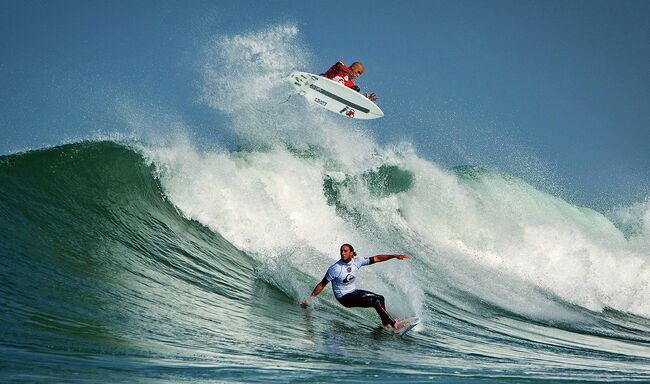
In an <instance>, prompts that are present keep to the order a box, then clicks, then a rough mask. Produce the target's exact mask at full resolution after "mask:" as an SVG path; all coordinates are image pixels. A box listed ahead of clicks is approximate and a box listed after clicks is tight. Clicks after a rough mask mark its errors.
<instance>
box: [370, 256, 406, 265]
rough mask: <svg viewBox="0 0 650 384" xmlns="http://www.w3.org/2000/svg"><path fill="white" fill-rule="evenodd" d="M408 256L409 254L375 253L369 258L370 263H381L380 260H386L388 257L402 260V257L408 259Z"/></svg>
mask: <svg viewBox="0 0 650 384" xmlns="http://www.w3.org/2000/svg"><path fill="white" fill-rule="evenodd" d="M410 257H411V256H409V255H376V256H373V257H371V258H370V264H374V263H381V262H382V261H386V260H390V259H397V260H403V259H408V258H410Z"/></svg>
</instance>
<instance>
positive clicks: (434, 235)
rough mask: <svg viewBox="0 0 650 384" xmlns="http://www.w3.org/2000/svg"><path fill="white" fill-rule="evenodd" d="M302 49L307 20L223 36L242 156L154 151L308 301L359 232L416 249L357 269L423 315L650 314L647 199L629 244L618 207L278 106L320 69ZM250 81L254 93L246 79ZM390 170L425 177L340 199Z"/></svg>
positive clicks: (213, 102)
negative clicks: (596, 207) (333, 195)
mask: <svg viewBox="0 0 650 384" xmlns="http://www.w3.org/2000/svg"><path fill="white" fill-rule="evenodd" d="M300 57H309V54H308V53H307V50H306V49H305V48H303V47H302V44H300V42H299V32H298V29H297V28H296V27H294V26H278V27H273V28H270V29H268V30H265V31H261V32H258V33H252V34H246V35H238V36H231V37H222V38H218V39H215V40H214V41H213V43H212V44H211V45H209V46H208V47H206V49H205V57H204V59H205V61H204V64H203V66H202V68H203V73H204V91H203V95H202V99H203V101H204V102H206V103H208V104H209V105H210V106H212V107H214V108H216V109H218V110H220V111H222V112H224V113H227V114H228V115H229V116H230V118H231V125H230V127H229V128H230V129H232V130H233V131H234V133H235V134H236V135H237V137H238V140H240V144H241V145H242V146H243V147H244V148H245V150H243V151H239V152H229V151H226V150H223V151H215V152H199V151H197V150H195V149H194V148H192V147H191V146H189V145H187V144H184V145H178V146H174V145H170V146H164V147H156V148H148V149H147V150H146V153H147V155H148V156H149V157H150V158H151V159H152V161H154V162H155V164H156V165H157V166H158V167H159V169H160V170H161V180H162V184H163V187H164V188H165V191H166V193H167V195H168V196H169V198H170V199H171V201H172V202H173V203H174V204H175V205H176V206H177V207H178V208H179V209H180V210H181V211H182V213H183V214H184V215H186V216H187V217H189V218H192V219H195V220H197V221H199V222H201V223H202V224H204V225H206V226H208V227H209V228H211V229H213V230H214V231H216V232H218V233H220V234H221V235H222V236H224V237H225V238H226V239H227V240H228V241H230V242H232V243H233V244H234V245H235V246H237V247H238V248H239V249H241V250H244V251H245V252H247V253H249V254H251V255H253V257H255V258H256V259H257V260H259V262H260V263H261V264H262V265H264V266H265V268H263V269H262V272H261V273H264V274H265V278H267V279H269V280H271V281H272V282H274V284H276V285H278V286H279V287H280V288H281V289H283V290H284V291H285V292H287V294H289V295H291V296H292V297H295V299H296V300H297V299H299V298H300V297H304V296H306V295H307V294H308V293H309V292H310V290H311V288H312V287H313V285H315V284H316V282H318V281H319V280H320V278H321V277H322V275H323V274H324V272H325V269H326V267H327V266H328V265H329V264H330V263H332V262H333V261H335V260H336V259H337V258H338V255H337V251H338V247H339V245H340V244H342V243H344V242H348V243H352V244H353V245H354V246H355V248H356V249H357V251H358V253H359V254H360V255H361V256H371V255H373V254H378V253H398V252H400V253H401V252H407V253H409V254H411V255H412V256H413V259H411V260H408V261H402V262H398V261H390V262H388V263H384V264H382V265H379V266H373V267H371V268H368V269H366V270H365V273H364V274H363V275H362V277H361V278H360V279H359V283H358V284H359V285H360V286H361V287H363V288H367V289H370V290H374V291H377V292H381V293H382V294H384V296H386V298H387V301H388V302H389V303H390V304H391V305H392V306H393V308H395V310H396V312H397V314H398V315H408V314H412V313H415V314H422V312H423V303H424V300H425V296H424V294H425V292H426V293H431V294H433V295H435V296H438V297H444V298H448V299H449V300H450V301H454V300H456V301H457V302H456V304H457V305H461V306H466V307H471V304H470V303H469V302H470V301H471V300H470V299H471V298H476V299H480V300H483V301H485V302H487V303H492V304H494V305H496V306H498V307H500V308H503V309H506V310H510V311H513V312H515V313H517V314H521V315H523V316H527V317H532V318H537V319H549V320H571V319H575V318H576V316H577V315H576V314H573V313H570V311H569V309H568V308H569V307H568V306H566V305H565V303H569V304H573V305H577V306H579V307H583V308H586V309H588V310H591V311H601V310H603V309H604V308H613V309H615V310H619V311H623V312H629V313H633V314H637V315H640V316H644V317H650V264H649V263H648V262H649V260H650V251H649V249H650V241H649V239H650V235H649V234H650V230H649V228H650V208H649V207H648V204H647V203H646V204H639V205H636V206H632V207H627V208H624V209H621V210H619V211H618V212H617V213H616V214H615V215H614V216H615V217H617V218H619V220H618V222H622V223H631V224H630V225H634V226H635V231H634V235H633V236H632V237H631V238H629V239H626V238H625V237H624V236H623V234H622V233H621V231H620V230H619V229H617V228H616V227H615V226H614V225H613V224H612V222H611V221H610V220H609V219H608V218H606V217H605V216H603V215H601V214H599V213H597V212H595V211H592V210H589V209H584V208H580V207H576V206H573V205H571V204H569V203H567V202H565V201H563V200H561V199H559V198H556V197H553V196H551V195H548V194H546V193H544V192H541V191H539V190H536V189H534V188H533V187H531V186H530V185H528V184H527V183H525V182H523V181H521V180H519V179H514V178H510V177H507V176H502V175H499V174H497V173H485V174H484V175H483V176H482V177H480V178H479V179H459V178H458V177H457V176H456V175H455V174H454V173H453V172H451V171H449V170H446V169H443V168H442V167H440V166H438V165H436V164H435V163H432V162H431V161H429V160H426V159H423V158H421V157H420V156H419V155H418V154H417V153H415V151H414V150H413V149H412V148H411V146H410V145H408V144H399V145H389V146H381V145H379V144H378V143H376V141H375V140H374V139H373V137H372V134H371V133H370V132H371V131H370V129H371V128H370V127H371V124H372V123H370V124H369V125H368V126H365V125H362V124H359V123H356V122H352V121H350V120H345V119H342V118H340V117H339V116H336V115H333V114H329V113H327V112H326V111H323V110H321V109H318V108H314V107H311V106H309V105H307V104H306V103H305V102H304V100H301V99H300V98H299V97H297V96H295V97H292V98H291V99H290V100H289V101H288V102H286V103H282V104H280V102H282V101H284V100H286V98H287V97H288V95H290V92H291V87H290V84H289V82H288V81H285V80H284V78H283V77H284V75H285V74H288V73H290V72H291V71H292V70H298V69H303V70H304V69H307V70H309V69H312V70H315V69H314V68H312V67H311V66H309V64H308V63H307V62H306V61H304V62H302V61H296V58H300ZM305 67H307V68H305ZM244 79H246V82H247V84H248V89H249V91H247V92H243V91H242V89H241V88H240V87H238V86H237V85H238V84H240V83H241V82H242V81H243V80H244ZM219 129H221V128H219ZM381 165H397V166H398V167H399V168H400V169H402V170H407V171H409V172H410V173H411V174H412V175H413V176H414V183H413V185H412V187H411V188H410V189H409V190H407V191H404V192H401V193H397V194H389V195H388V196H376V195H373V194H372V193H371V191H370V190H369V189H368V186H367V185H365V184H364V183H363V182H362V181H358V180H359V179H355V180H357V182H351V183H349V184H347V185H344V186H341V189H340V196H339V202H340V203H341V204H342V205H343V206H345V207H346V208H348V209H349V210H354V211H355V212H357V213H358V214H359V215H360V217H361V218H362V219H363V220H362V222H361V223H360V224H358V223H355V222H354V220H352V219H351V218H349V217H343V216H341V215H340V213H337V211H336V209H335V207H334V206H332V205H328V203H327V199H326V196H325V195H324V192H323V182H324V180H325V179H326V178H332V179H334V180H338V181H343V180H345V178H346V177H347V176H351V177H355V176H357V177H358V176H359V175H361V174H362V173H364V172H367V171H371V170H376V169H377V168H378V167H380V166H381ZM296 271H301V272H304V273H306V274H308V275H309V276H310V278H309V279H304V278H302V277H301V276H299V275H296V274H295V272H296ZM389 287H391V288H394V289H390V288H389ZM463 293H464V294H463ZM404 297H408V298H410V300H409V301H404ZM465 301H467V302H465ZM425 320H426V319H425Z"/></svg>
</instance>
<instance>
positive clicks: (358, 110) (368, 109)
mask: <svg viewBox="0 0 650 384" xmlns="http://www.w3.org/2000/svg"><path fill="white" fill-rule="evenodd" d="M289 77H290V79H291V81H292V83H293V86H294V87H295V88H296V89H297V90H298V93H299V94H301V95H302V96H304V97H305V98H306V99H307V100H309V101H310V102H312V103H314V104H316V105H318V106H320V107H322V108H325V109H327V110H329V111H332V112H334V113H338V114H339V115H343V116H347V117H350V118H353V119H362V120H368V119H377V118H380V117H383V116H384V112H382V110H381V109H380V108H379V107H378V106H377V104H375V103H373V102H372V101H371V100H370V99H368V98H367V97H365V96H364V95H362V94H360V93H359V92H357V91H355V90H354V89H352V88H348V87H346V86H345V85H342V84H339V83H337V82H335V81H333V80H330V79H328V78H326V77H323V76H318V75H314V74H313V73H308V72H293V73H292V74H291V75H290V76H289Z"/></svg>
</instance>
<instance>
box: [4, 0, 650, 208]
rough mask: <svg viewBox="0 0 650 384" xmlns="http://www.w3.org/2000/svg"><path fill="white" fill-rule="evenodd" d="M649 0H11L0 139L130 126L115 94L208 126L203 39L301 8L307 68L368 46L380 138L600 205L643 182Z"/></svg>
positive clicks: (648, 191)
mask: <svg viewBox="0 0 650 384" xmlns="http://www.w3.org/2000/svg"><path fill="white" fill-rule="evenodd" d="M649 15H650V2H648V1H623V2H614V1H605V2H603V1H570V2H566V1H537V2H532V1H444V2H440V1H422V2H418V1H413V2H404V4H398V3H397V2H382V1H368V2H363V1H356V2H346V3H342V5H339V6H331V5H329V3H327V2H322V1H321V2H315V1H268V2H263V1H260V2H246V1H235V2H232V1H228V2H220V1H204V2H199V1H190V2H165V1H152V2H146V1H136V2H131V1H117V2H113V1H111V2H97V1H56V2H46V1H42V2H38V1H36V2H35V1H4V2H2V3H1V4H0V52H1V60H0V153H1V154H7V153H12V152H15V151H19V150H24V149H34V148H40V147H43V146H47V145H56V144H60V143H62V142H69V141H74V140H78V139H83V138H87V137H92V135H93V133H94V132H97V131H103V132H111V131H120V129H121V128H120V126H119V124H121V123H120V121H119V120H118V119H116V117H115V114H116V113H115V99H119V98H130V99H135V100H138V102H141V103H143V104H147V105H153V106H155V107H156V108H159V109H161V110H170V111H173V113H175V114H179V115H181V116H182V117H183V119H184V120H186V121H189V122H190V126H191V127H192V129H193V130H195V131H196V134H197V135H199V136H204V137H208V138H210V137H211V136H212V135H214V134H215V133H214V127H215V126H219V124H223V122H224V121H223V119H224V117H223V116H220V115H219V113H218V112H215V111H214V110H212V109H210V108H208V107H207V106H205V105H202V104H201V103H200V102H198V99H199V93H200V91H199V89H198V88H199V86H198V83H199V82H200V78H199V77H200V76H199V75H198V73H197V70H196V58H197V55H199V53H200V51H201V49H202V47H203V46H204V45H205V44H206V42H207V41H209V40H210V39H211V38H214V37H215V36H219V35H232V34H241V33H249V32H252V31H256V30H260V29H264V28H267V27H269V26H271V25H277V24H286V23H292V24H295V25H296V26H298V27H299V28H300V31H301V32H300V39H301V41H302V43H303V44H304V45H305V46H306V47H307V48H308V50H309V52H310V54H311V56H312V57H311V58H310V61H309V62H313V63H314V68H305V70H307V71H313V72H318V71H322V70H324V69H325V68H327V67H328V66H329V65H331V64H332V63H333V62H334V61H336V60H338V59H344V60H346V61H348V62H351V61H354V60H360V61H363V62H364V64H365V66H366V73H365V74H364V75H363V76H362V78H361V79H360V81H359V84H360V85H361V86H362V87H363V88H364V90H370V91H374V92H376V93H378V94H379V97H380V99H379V103H380V105H381V107H382V109H383V110H384V112H385V113H386V117H385V118H384V119H381V120H377V121H375V122H373V123H370V129H372V130H373V131H374V132H375V133H376V135H377V137H378V140H380V141H381V142H386V143H388V142H396V141H400V140H408V141H410V142H412V143H414V145H415V146H416V148H417V149H418V151H419V152H420V154H421V155H422V156H423V157H426V158H430V159H432V160H435V161H437V162H439V163H441V164H442V165H445V166H454V165H460V164H475V165H481V166H484V167H488V168H497V169H501V170H504V171H506V172H509V173H512V174H515V175H518V176H521V177H523V178H525V179H527V180H529V181H530V182H532V183H534V184H537V185H539V186H540V187H542V188H545V189H547V190H550V191H552V192H553V193H556V194H559V195H561V196H563V197H565V198H567V199H569V200H572V201H574V202H576V203H579V204H583V205H588V206H592V207H596V208H600V209H606V208H607V207H610V206H613V205H617V204H629V203H631V202H634V201H641V200H643V199H645V198H646V197H647V196H648V195H650V71H649V70H648V68H650V22H649V21H648V20H649ZM217 136H218V135H217ZM223 137H227V135H226V134H224V135H223V136H221V137H215V138H214V140H221V139H223Z"/></svg>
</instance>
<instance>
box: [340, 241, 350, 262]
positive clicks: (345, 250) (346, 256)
mask: <svg viewBox="0 0 650 384" xmlns="http://www.w3.org/2000/svg"><path fill="white" fill-rule="evenodd" d="M341 260H343V261H345V262H346V263H347V262H348V261H350V260H352V250H351V249H350V247H348V246H347V245H344V246H342V247H341Z"/></svg>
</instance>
